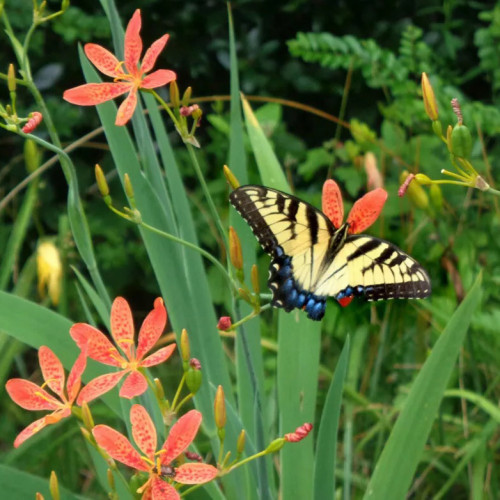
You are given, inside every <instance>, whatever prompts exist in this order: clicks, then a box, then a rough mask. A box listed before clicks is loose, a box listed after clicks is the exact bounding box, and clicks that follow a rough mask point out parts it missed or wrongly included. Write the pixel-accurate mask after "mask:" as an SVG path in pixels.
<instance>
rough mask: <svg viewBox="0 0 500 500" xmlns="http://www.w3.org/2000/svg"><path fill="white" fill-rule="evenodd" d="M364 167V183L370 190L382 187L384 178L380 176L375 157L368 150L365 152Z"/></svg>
mask: <svg viewBox="0 0 500 500" xmlns="http://www.w3.org/2000/svg"><path fill="white" fill-rule="evenodd" d="M364 167H365V172H366V177H367V181H366V184H367V187H368V189H369V190H371V189H377V188H383V187H384V180H383V178H382V174H381V173H380V170H379V169H378V167H377V158H376V157H375V155H374V154H373V153H372V152H371V151H368V153H366V154H365V158H364Z"/></svg>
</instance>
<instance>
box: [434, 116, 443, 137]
mask: <svg viewBox="0 0 500 500" xmlns="http://www.w3.org/2000/svg"><path fill="white" fill-rule="evenodd" d="M432 130H433V131H434V133H435V134H436V135H437V136H438V137H441V136H442V135H443V126H442V125H441V122H440V121H439V120H435V121H433V122H432Z"/></svg>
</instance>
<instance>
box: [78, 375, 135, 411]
mask: <svg viewBox="0 0 500 500" xmlns="http://www.w3.org/2000/svg"><path fill="white" fill-rule="evenodd" d="M125 373H127V372H126V371H125V370H121V371H119V372H115V373H106V374H105V375H100V376H99V377H96V378H94V379H92V380H91V381H90V382H89V383H88V384H87V385H86V386H85V387H84V388H83V389H82V390H81V391H80V394H79V395H78V399H77V400H76V404H77V405H79V406H81V405H82V403H83V402H84V401H86V402H87V403H89V402H90V401H92V400H94V399H95V398H97V397H99V396H101V395H102V394H104V393H106V392H108V391H110V390H111V389H113V387H114V386H115V385H116V384H118V382H119V381H120V380H121V379H122V377H123V376H124V375H125Z"/></svg>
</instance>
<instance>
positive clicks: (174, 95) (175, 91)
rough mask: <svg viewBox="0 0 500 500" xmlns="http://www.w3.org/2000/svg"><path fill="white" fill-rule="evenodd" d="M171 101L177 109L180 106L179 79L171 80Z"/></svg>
mask: <svg viewBox="0 0 500 500" xmlns="http://www.w3.org/2000/svg"><path fill="white" fill-rule="evenodd" d="M170 103H171V104H172V107H173V108H175V109H177V108H178V107H179V104H180V103H179V86H178V85H177V81H176V80H173V81H172V82H170Z"/></svg>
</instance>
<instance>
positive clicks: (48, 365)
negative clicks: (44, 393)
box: [38, 345, 64, 398]
mask: <svg viewBox="0 0 500 500" xmlns="http://www.w3.org/2000/svg"><path fill="white" fill-rule="evenodd" d="M38 361H39V363H40V368H41V369H42V375H43V380H45V383H46V384H47V385H48V386H49V387H50V388H51V389H52V390H53V391H54V392H55V393H56V394H57V395H58V396H59V397H60V398H62V397H63V395H64V368H63V365H62V363H61V361H59V358H58V357H57V356H56V355H55V354H54V353H53V351H52V350H51V349H50V348H49V347H47V346H44V345H42V346H41V347H40V349H38Z"/></svg>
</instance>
